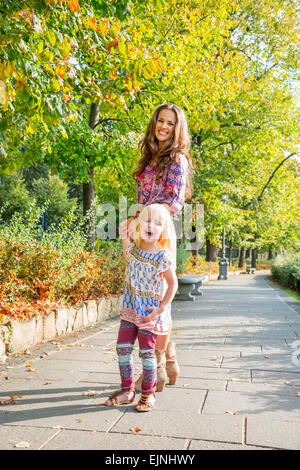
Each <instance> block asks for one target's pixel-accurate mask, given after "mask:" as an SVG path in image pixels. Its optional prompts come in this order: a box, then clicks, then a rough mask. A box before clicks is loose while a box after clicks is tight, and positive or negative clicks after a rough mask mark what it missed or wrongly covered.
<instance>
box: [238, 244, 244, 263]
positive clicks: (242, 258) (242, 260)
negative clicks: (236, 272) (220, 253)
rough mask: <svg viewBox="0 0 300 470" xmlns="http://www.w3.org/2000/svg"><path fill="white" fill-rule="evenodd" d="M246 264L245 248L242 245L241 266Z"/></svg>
mask: <svg viewBox="0 0 300 470" xmlns="http://www.w3.org/2000/svg"><path fill="white" fill-rule="evenodd" d="M244 264H245V248H244V247H243V246H242V247H241V249H240V257H239V268H243V267H244Z"/></svg>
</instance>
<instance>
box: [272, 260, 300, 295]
mask: <svg viewBox="0 0 300 470" xmlns="http://www.w3.org/2000/svg"><path fill="white" fill-rule="evenodd" d="M271 272H272V277H273V279H274V280H275V281H278V282H279V283H280V284H282V285H283V286H285V287H290V288H291V289H293V290H296V291H298V292H300V256H299V255H296V256H295V255H280V256H278V257H277V258H276V260H275V262H274V264H273V265H272V269H271Z"/></svg>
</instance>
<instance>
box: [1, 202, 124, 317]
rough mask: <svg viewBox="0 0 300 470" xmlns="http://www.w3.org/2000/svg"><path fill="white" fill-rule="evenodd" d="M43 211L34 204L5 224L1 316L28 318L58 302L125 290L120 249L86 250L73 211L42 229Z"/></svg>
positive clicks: (3, 227)
mask: <svg viewBox="0 0 300 470" xmlns="http://www.w3.org/2000/svg"><path fill="white" fill-rule="evenodd" d="M41 211H43V208H42V209H38V210H37V209H35V208H33V207H32V208H31V210H29V211H26V212H25V213H24V215H21V214H15V215H14V216H13V218H12V220H11V223H10V224H6V225H5V224H2V225H1V226H0V298H1V301H0V316H1V315H5V316H6V317H14V318H18V319H26V318H29V317H31V316H32V315H34V314H35V313H42V314H43V313H46V312H47V311H48V310H49V309H53V308H55V307H57V306H58V305H63V304H74V303H78V302H80V301H82V300H87V299H91V298H98V297H105V296H108V295H111V294H117V293H120V292H121V291H122V288H123V279H124V267H125V262H124V260H123V257H122V256H117V253H118V250H119V249H120V247H118V246H117V244H115V247H112V246H109V247H107V246H105V244H103V246H101V247H99V249H98V250H97V251H96V252H94V253H90V252H87V251H86V250H85V248H84V247H85V245H86V237H85V235H84V231H83V229H82V227H81V225H80V224H79V225H78V221H77V218H76V216H75V215H74V213H72V212H70V213H69V214H68V215H67V217H65V218H64V219H62V221H61V222H60V223H59V224H58V225H57V226H54V225H52V226H51V227H50V228H49V229H48V230H46V231H45V232H42V230H41V227H40V225H39V217H40V214H41ZM83 223H84V222H83ZM110 243H111V242H110Z"/></svg>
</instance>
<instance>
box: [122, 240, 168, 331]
mask: <svg viewBox="0 0 300 470" xmlns="http://www.w3.org/2000/svg"><path fill="white" fill-rule="evenodd" d="M125 254H126V256H127V258H128V263H127V266H126V272H125V288H124V300H123V308H122V311H121V318H123V319H124V320H126V321H129V322H132V323H134V324H135V325H136V326H138V327H139V328H141V329H143V330H148V331H151V332H153V333H155V334H158V335H159V334H163V335H164V334H166V333H167V332H168V330H169V324H170V320H171V305H168V307H167V308H166V309H165V311H164V312H163V313H162V314H161V315H160V316H159V317H158V319H157V320H154V321H151V322H145V321H144V319H145V317H147V316H148V315H149V314H150V312H149V311H148V308H149V307H157V306H159V305H160V303H161V301H162V299H163V297H164V295H165V292H166V289H167V284H166V281H165V279H164V278H163V276H162V273H163V272H164V271H166V270H167V269H169V268H170V266H171V265H172V260H171V255H170V253H169V252H168V251H167V250H165V249H162V250H160V251H158V252H157V253H150V252H147V251H144V250H142V249H141V248H138V247H137V246H136V244H135V243H131V244H130V245H129V246H128V248H127V249H126V252H125Z"/></svg>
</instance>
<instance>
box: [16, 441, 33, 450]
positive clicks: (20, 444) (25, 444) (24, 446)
mask: <svg viewBox="0 0 300 470" xmlns="http://www.w3.org/2000/svg"><path fill="white" fill-rule="evenodd" d="M29 446H30V444H29V442H25V441H21V442H18V443H17V444H15V445H14V447H17V448H18V449H27V448H28V447H29Z"/></svg>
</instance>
